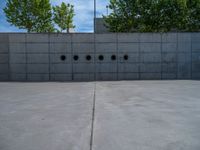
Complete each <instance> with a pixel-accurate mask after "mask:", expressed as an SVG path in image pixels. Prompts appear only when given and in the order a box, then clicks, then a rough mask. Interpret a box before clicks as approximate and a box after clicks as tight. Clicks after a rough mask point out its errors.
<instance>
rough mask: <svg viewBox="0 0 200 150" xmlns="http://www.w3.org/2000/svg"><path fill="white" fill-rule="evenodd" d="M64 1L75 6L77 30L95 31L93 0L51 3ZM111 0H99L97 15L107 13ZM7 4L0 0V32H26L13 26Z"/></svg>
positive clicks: (52, 2)
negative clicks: (6, 16)
mask: <svg viewBox="0 0 200 150" xmlns="http://www.w3.org/2000/svg"><path fill="white" fill-rule="evenodd" d="M62 2H66V3H71V4H73V5H74V7H75V13H76V16H75V17H74V24H75V25H76V28H75V31H76V32H93V14H94V12H93V11H94V6H93V0H51V4H52V5H53V6H54V5H60V4H61V3H62ZM108 3H109V0H97V17H101V16H102V14H104V15H106V5H107V4H108ZM5 6H6V0H0V32H24V30H19V29H18V28H16V27H14V26H11V25H10V24H9V23H8V22H7V21H6V18H5V15H4V12H3V8H4V7H5Z"/></svg>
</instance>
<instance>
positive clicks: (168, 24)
mask: <svg viewBox="0 0 200 150" xmlns="http://www.w3.org/2000/svg"><path fill="white" fill-rule="evenodd" d="M190 1H191V2H190ZM109 8H110V9H111V10H112V13H111V14H110V15H108V16H104V19H105V22H106V26H107V27H108V28H109V29H110V31H112V32H134V31H139V32H167V31H173V30H176V31H177V30H179V31H197V30H199V29H200V0H110V6H109Z"/></svg>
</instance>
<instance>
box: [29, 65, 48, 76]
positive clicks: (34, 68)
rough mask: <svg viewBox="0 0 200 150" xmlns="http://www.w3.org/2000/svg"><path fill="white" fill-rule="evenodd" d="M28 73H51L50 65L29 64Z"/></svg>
mask: <svg viewBox="0 0 200 150" xmlns="http://www.w3.org/2000/svg"><path fill="white" fill-rule="evenodd" d="M27 73H29V74H31V73H33V74H37V73H38V74H41V73H46V74H47V73H49V65H47V64H27Z"/></svg>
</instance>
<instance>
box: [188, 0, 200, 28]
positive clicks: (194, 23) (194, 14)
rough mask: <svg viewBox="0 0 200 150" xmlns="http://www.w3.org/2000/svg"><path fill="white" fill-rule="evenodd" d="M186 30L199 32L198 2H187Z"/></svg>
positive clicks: (199, 4)
mask: <svg viewBox="0 0 200 150" xmlns="http://www.w3.org/2000/svg"><path fill="white" fill-rule="evenodd" d="M187 7H188V16H187V19H188V20H187V30H189V31H199V30H200V0H187Z"/></svg>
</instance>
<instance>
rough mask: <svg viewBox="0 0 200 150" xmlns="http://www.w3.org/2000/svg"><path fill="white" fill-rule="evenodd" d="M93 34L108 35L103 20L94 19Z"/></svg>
mask: <svg viewBox="0 0 200 150" xmlns="http://www.w3.org/2000/svg"><path fill="white" fill-rule="evenodd" d="M94 21H95V28H94V32H95V33H109V29H108V28H106V26H105V21H104V19H103V18H95V19H94Z"/></svg>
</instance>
